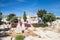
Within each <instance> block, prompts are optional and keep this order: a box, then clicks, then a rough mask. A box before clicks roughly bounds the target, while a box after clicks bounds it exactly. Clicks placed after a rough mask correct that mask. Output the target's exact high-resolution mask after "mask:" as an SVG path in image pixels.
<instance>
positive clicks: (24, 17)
mask: <svg viewBox="0 0 60 40" xmlns="http://www.w3.org/2000/svg"><path fill="white" fill-rule="evenodd" d="M23 19H24V22H25V21H26V19H27V17H26V12H25V11H24V15H23Z"/></svg>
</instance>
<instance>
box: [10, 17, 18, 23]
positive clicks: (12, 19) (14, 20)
mask: <svg viewBox="0 0 60 40" xmlns="http://www.w3.org/2000/svg"><path fill="white" fill-rule="evenodd" d="M17 21H18V19H17V17H16V16H14V17H13V18H11V20H10V22H11V23H12V22H17Z"/></svg>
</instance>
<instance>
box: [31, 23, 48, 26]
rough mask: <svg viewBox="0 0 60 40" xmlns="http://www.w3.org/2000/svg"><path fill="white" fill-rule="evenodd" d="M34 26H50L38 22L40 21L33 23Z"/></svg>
mask: <svg viewBox="0 0 60 40" xmlns="http://www.w3.org/2000/svg"><path fill="white" fill-rule="evenodd" d="M32 25H33V26H34V27H48V25H47V24H38V23H34V24H32Z"/></svg>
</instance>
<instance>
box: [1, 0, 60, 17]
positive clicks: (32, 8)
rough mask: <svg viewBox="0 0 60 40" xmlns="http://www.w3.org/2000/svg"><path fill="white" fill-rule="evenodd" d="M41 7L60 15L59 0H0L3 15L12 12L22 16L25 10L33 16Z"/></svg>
mask: <svg viewBox="0 0 60 40" xmlns="http://www.w3.org/2000/svg"><path fill="white" fill-rule="evenodd" d="M41 9H45V10H46V11H47V12H51V13H54V15H56V16H60V0H0V11H1V12H2V13H3V14H4V15H8V14H11V13H14V14H16V15H17V16H23V13H24V11H26V14H27V15H32V16H33V15H36V14H37V12H38V10H41Z"/></svg>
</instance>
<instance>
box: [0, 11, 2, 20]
mask: <svg viewBox="0 0 60 40" xmlns="http://www.w3.org/2000/svg"><path fill="white" fill-rule="evenodd" d="M1 20H2V12H0V21H1Z"/></svg>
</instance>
